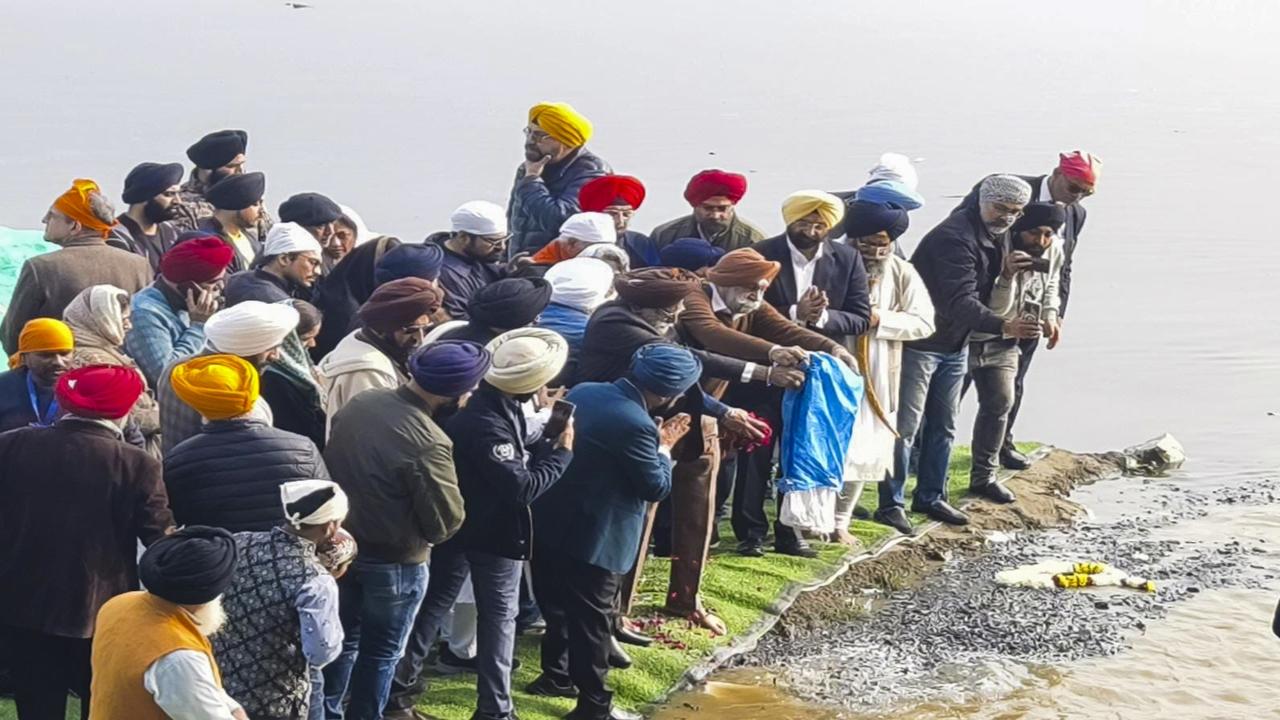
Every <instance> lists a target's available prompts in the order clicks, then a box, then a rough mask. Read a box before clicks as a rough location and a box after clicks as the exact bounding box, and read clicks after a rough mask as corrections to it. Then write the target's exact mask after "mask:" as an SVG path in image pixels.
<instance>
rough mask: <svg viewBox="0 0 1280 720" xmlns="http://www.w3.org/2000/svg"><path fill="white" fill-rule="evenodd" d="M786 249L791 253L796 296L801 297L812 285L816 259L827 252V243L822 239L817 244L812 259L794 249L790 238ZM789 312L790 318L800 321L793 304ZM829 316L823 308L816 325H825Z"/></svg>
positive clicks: (816, 263)
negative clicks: (816, 249)
mask: <svg viewBox="0 0 1280 720" xmlns="http://www.w3.org/2000/svg"><path fill="white" fill-rule="evenodd" d="M787 250H788V251H789V252H790V253H791V276H792V277H794V278H795V279H796V298H801V297H803V296H804V294H805V293H807V292H809V288H811V287H813V273H814V271H816V270H817V269H818V261H819V260H821V259H822V256H823V255H825V254H826V252H827V243H826V242H825V241H823V242H821V243H819V244H818V251H817V252H815V253H814V254H813V259H812V260H810V259H809V258H807V257H805V256H804V253H802V252H800V251H799V250H797V249H796V246H795V245H794V244H792V242H791V238H787ZM790 314H791V319H792V320H795V321H796V322H799V321H800V319H799V318H797V317H796V306H795V305H792V306H791V310H790ZM829 316H830V313H828V312H827V311H826V310H823V311H822V317H820V318H818V322H817V325H818V327H822V326H824V325H826V324H827V320H828V319H829Z"/></svg>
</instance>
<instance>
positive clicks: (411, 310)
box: [359, 277, 444, 335]
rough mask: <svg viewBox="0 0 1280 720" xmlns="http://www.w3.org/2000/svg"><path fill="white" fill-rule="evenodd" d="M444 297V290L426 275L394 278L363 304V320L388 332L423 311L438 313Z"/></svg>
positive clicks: (384, 332) (376, 330)
mask: <svg viewBox="0 0 1280 720" xmlns="http://www.w3.org/2000/svg"><path fill="white" fill-rule="evenodd" d="M443 300H444V293H442V292H440V289H439V288H437V287H436V286H435V285H433V284H431V283H430V282H427V281H426V280H423V279H422V278H416V277H407V278H400V279H399V280H392V281H391V282H389V283H387V284H385V285H381V286H379V287H378V289H377V290H374V291H373V295H370V296H369V300H368V301H366V302H365V304H363V305H361V306H360V310H359V316H360V323H361V324H362V325H364V326H365V327H367V328H369V329H371V330H373V331H374V332H377V333H381V334H383V335H388V334H390V333H393V332H395V331H396V330H399V329H400V328H402V327H406V326H408V325H410V324H411V323H412V322H413V321H414V320H417V319H418V318H420V317H422V316H423V315H433V314H435V312H436V311H437V310H439V309H440V303H441V301H443Z"/></svg>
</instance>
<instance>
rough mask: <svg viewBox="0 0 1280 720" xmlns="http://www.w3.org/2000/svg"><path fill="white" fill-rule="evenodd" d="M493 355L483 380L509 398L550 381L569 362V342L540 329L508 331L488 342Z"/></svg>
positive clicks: (486, 348) (488, 348)
mask: <svg viewBox="0 0 1280 720" xmlns="http://www.w3.org/2000/svg"><path fill="white" fill-rule="evenodd" d="M485 350H488V351H489V354H490V355H492V356H493V360H492V363H491V364H490V365H489V372H487V373H485V376H484V379H485V381H486V382H488V383H489V384H490V385H492V386H494V387H496V388H498V389H499V390H501V391H502V392H504V393H510V394H511V395H525V394H528V393H531V392H535V391H537V389H538V388H540V387H542V386H543V385H546V384H547V383H549V382H551V381H552V380H553V379H555V377H556V376H557V375H559V374H560V371H561V370H563V369H564V364H565V361H567V360H568V359H569V343H568V342H566V341H565V339H564V338H563V337H561V336H560V333H557V332H553V331H551V330H544V329H542V328H531V327H525V328H517V329H515V330H508V331H507V332H504V333H502V334H501V335H499V336H498V337H496V338H494V339H492V340H490V341H489V344H488V345H486V346H485Z"/></svg>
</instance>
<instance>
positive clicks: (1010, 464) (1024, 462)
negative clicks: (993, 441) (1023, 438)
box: [1000, 448, 1031, 470]
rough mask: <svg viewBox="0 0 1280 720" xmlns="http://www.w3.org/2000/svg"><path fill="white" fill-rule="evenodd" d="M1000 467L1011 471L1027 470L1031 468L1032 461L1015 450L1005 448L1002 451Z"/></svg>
mask: <svg viewBox="0 0 1280 720" xmlns="http://www.w3.org/2000/svg"><path fill="white" fill-rule="evenodd" d="M1000 465H1001V466H1003V467H1006V468H1009V469H1010V470H1026V469H1027V468H1029V467H1031V459H1030V458H1028V457H1027V456H1026V455H1023V454H1022V453H1020V452H1018V451H1017V450H1014V449H1013V448H1005V449H1004V450H1001V451H1000Z"/></svg>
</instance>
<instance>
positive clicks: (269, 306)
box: [204, 300, 298, 357]
mask: <svg viewBox="0 0 1280 720" xmlns="http://www.w3.org/2000/svg"><path fill="white" fill-rule="evenodd" d="M297 327H298V311H297V310H294V309H293V308H292V307H290V306H289V305H284V304H281V303H264V302H259V301H257V300H245V301H244V302H242V303H239V304H238V305H232V306H231V307H229V308H226V309H224V310H219V311H218V312H216V313H214V314H213V316H212V317H210V318H209V321H208V322H206V323H205V324H204V336H205V339H206V340H207V342H208V344H209V346H210V347H212V348H213V349H214V350H217V351H218V352H222V353H228V354H231V355H239V356H240V357H250V356H253V355H258V354H260V353H264V352H266V351H268V350H270V349H272V348H274V347H279V346H280V343H282V342H284V339H285V337H286V336H288V334H289V333H291V332H293V331H294V330H295V329H296V328H297Z"/></svg>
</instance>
